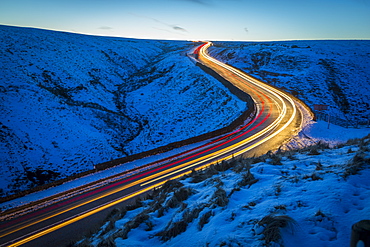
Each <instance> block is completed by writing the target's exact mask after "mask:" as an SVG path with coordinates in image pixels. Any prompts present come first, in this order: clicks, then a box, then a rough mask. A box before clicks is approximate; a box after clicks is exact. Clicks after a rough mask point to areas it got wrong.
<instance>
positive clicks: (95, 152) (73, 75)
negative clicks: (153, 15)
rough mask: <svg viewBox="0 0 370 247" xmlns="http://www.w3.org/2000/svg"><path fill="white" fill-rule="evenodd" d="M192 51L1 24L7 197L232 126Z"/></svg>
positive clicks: (221, 91)
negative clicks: (96, 165)
mask: <svg viewBox="0 0 370 247" xmlns="http://www.w3.org/2000/svg"><path fill="white" fill-rule="evenodd" d="M194 45H195V44H193V43H192V42H185V41H154V40H134V39H124V38H110V37H96V36H89V35H79V34H72V33H64V32H54V31H48V30H40V29H32V28H19V27H9V26H1V25H0V48H1V49H0V75H1V76H0V97H1V103H0V136H1V143H0V164H1V166H0V174H1V175H0V176H1V177H0V178H1V179H0V196H5V195H9V194H13V193H16V192H18V191H19V190H24V189H27V188H31V187H34V186H36V185H40V184H43V183H48V182H50V181H53V180H56V179H61V178H64V177H66V176H70V175H72V174H75V173H79V172H83V171H86V170H91V169H93V167H94V165H95V164H99V163H102V162H106V161H110V160H112V159H116V158H121V157H125V156H127V155H131V154H135V153H140V152H143V151H147V150H150V149H153V148H157V147H160V146H163V145H166V144H169V143H172V142H176V141H181V140H184V139H188V138H190V137H194V136H198V135H200V134H203V133H206V132H209V131H212V130H216V129H219V128H222V127H225V126H227V125H228V124H230V123H231V122H232V121H233V120H235V119H236V118H237V117H238V116H239V115H240V114H241V113H242V112H243V111H244V110H246V103H245V102H242V101H240V100H239V99H238V98H237V97H236V96H234V95H232V94H231V93H230V92H229V91H228V90H227V89H226V88H225V87H223V85H222V84H221V83H219V82H218V81H217V80H216V79H214V78H213V77H211V76H209V75H207V74H205V73H204V72H203V71H202V70H201V69H200V68H199V67H197V66H195V65H194V63H193V62H192V61H190V59H188V58H187V57H186V52H187V51H189V50H191V49H193V47H194Z"/></svg>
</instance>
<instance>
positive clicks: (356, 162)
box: [342, 152, 370, 178]
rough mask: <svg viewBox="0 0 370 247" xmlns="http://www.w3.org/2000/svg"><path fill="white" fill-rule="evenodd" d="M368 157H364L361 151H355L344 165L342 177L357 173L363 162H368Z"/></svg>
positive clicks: (369, 160)
mask: <svg viewBox="0 0 370 247" xmlns="http://www.w3.org/2000/svg"><path fill="white" fill-rule="evenodd" d="M369 162H370V159H366V158H365V154H364V153H362V152H359V153H357V154H356V155H355V156H354V157H353V158H352V159H351V160H350V161H349V162H348V163H347V164H346V165H345V171H344V173H343V175H342V177H343V178H347V177H348V176H350V175H355V174H357V173H358V172H359V171H360V170H361V169H362V167H363V165H364V164H369Z"/></svg>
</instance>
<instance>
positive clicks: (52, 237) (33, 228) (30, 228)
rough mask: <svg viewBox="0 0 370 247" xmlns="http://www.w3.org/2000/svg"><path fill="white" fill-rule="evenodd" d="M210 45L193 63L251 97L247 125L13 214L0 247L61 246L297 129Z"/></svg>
mask: <svg viewBox="0 0 370 247" xmlns="http://www.w3.org/2000/svg"><path fill="white" fill-rule="evenodd" d="M211 45H212V43H211V42H208V43H205V44H203V45H201V46H200V47H198V49H196V50H195V51H194V53H195V55H196V56H197V57H198V61H199V62H200V63H202V64H203V65H205V66H207V67H209V68H211V69H212V70H214V71H215V72H216V73H218V74H219V75H220V76H222V77H224V78H225V79H226V80H228V81H230V82H231V83H232V84H233V85H235V86H236V87H238V88H239V89H240V90H242V91H244V92H246V93H248V94H249V95H250V96H251V97H252V99H253V101H254V103H255V105H256V111H255V116H254V118H253V119H251V121H249V122H248V123H246V124H245V125H243V126H240V128H239V129H237V130H235V131H233V132H232V133H229V134H226V135H223V136H220V137H218V138H215V139H213V140H210V141H209V142H208V143H206V144H204V145H202V146H200V147H197V148H194V149H191V150H189V151H187V152H184V153H181V154H178V155H175V156H172V157H170V159H167V160H166V161H165V162H159V164H158V165H157V166H153V167H151V168H149V169H147V170H145V171H141V172H138V173H136V174H134V175H132V176H129V177H126V178H123V179H120V180H117V181H115V182H113V183H111V184H108V185H105V186H103V187H100V188H97V189H94V190H91V191H88V192H86V193H83V194H80V195H76V196H74V197H71V198H68V199H66V200H63V201H61V202H58V203H57V204H51V205H50V206H47V207H44V208H42V209H39V210H36V211H33V212H30V213H27V214H23V215H19V216H17V214H15V215H13V216H12V217H11V218H8V219H5V220H3V221H2V222H1V223H0V246H20V245H22V246H61V245H66V244H67V243H68V242H66V241H65V238H66V237H65V236H70V235H68V234H70V233H71V232H73V231H75V229H85V230H86V228H87V227H86V224H97V222H98V220H95V221H94V219H96V218H99V217H97V215H99V214H105V215H106V214H107V212H109V211H110V210H112V209H113V208H115V207H117V206H119V205H122V203H124V202H125V201H127V200H130V199H132V198H134V197H135V196H137V195H140V194H143V193H146V192H149V191H151V190H153V189H154V188H157V187H160V186H161V185H162V184H164V183H165V182H166V181H167V180H169V179H175V178H178V177H181V176H183V175H185V174H187V173H190V172H191V171H192V170H199V169H203V168H204V167H206V166H209V165H211V164H214V163H216V162H220V161H222V160H227V159H231V158H232V157H234V156H237V155H240V154H245V153H247V154H249V155H255V154H262V153H266V152H267V151H269V150H271V149H276V148H278V147H279V146H280V145H281V144H282V143H283V142H284V141H286V139H287V138H290V136H291V135H292V133H294V132H296V131H297V126H299V125H300V124H301V114H300V111H299V110H298V109H297V107H296V105H295V101H294V99H292V98H291V97H290V96H289V95H288V94H286V93H284V92H282V91H280V90H278V89H276V88H273V87H271V86H269V85H266V84H265V83H262V82H260V81H258V80H256V79H255V78H253V77H251V76H249V75H247V74H245V73H243V72H241V71H239V70H237V69H235V68H233V67H231V66H229V65H226V64H224V63H221V62H220V61H218V60H216V59H214V58H212V57H210V56H209V55H208V53H207V49H208V47H209V46H211ZM100 218H101V217H100ZM86 222H87V223H86ZM100 222H101V219H99V223H100ZM59 238H60V239H59ZM62 238H63V239H62ZM71 239H72V237H71Z"/></svg>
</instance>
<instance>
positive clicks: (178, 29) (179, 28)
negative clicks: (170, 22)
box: [172, 26, 188, 32]
mask: <svg viewBox="0 0 370 247" xmlns="http://www.w3.org/2000/svg"><path fill="white" fill-rule="evenodd" d="M172 28H173V29H174V30H176V31H182V32H188V31H186V29H185V28H182V27H179V26H172Z"/></svg>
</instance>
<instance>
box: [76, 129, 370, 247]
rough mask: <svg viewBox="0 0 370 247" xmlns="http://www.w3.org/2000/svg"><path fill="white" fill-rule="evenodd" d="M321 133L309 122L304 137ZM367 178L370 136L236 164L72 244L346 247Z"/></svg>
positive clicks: (186, 181)
mask: <svg viewBox="0 0 370 247" xmlns="http://www.w3.org/2000/svg"><path fill="white" fill-rule="evenodd" d="M324 125H325V124H324ZM322 128H323V126H322V123H317V124H316V125H313V126H311V128H310V129H311V132H309V131H307V134H310V133H312V137H313V136H315V137H316V138H319V136H318V133H320V132H319V130H320V129H322ZM335 129H336V127H335V126H332V130H333V131H335ZM348 132H350V133H349V134H351V135H352V136H362V135H363V134H365V133H369V130H367V131H366V132H364V131H362V130H352V131H348ZM324 137H326V134H324ZM343 138H344V137H343V136H341V137H340V139H337V140H343ZM334 139H335V138H332V141H334ZM369 176H370V136H367V138H364V139H363V140H362V141H357V142H355V141H351V142H349V143H348V144H347V145H343V146H342V145H339V146H336V147H335V148H333V149H328V148H326V147H325V146H318V147H317V148H309V149H308V148H307V149H305V150H300V151H295V152H292V151H289V152H287V153H280V154H279V153H278V154H276V155H272V156H264V157H261V158H257V159H253V158H252V159H245V160H243V159H241V160H236V161H233V162H232V165H231V168H229V169H226V170H225V169H222V168H221V166H220V167H219V168H217V167H215V168H212V169H209V170H206V171H204V172H202V173H198V174H197V175H196V174H193V175H191V176H190V177H187V178H183V179H181V180H179V182H180V183H174V182H173V183H171V184H172V187H171V186H164V189H163V190H159V192H157V193H156V194H155V195H154V197H153V198H151V199H148V200H145V201H144V202H143V203H142V206H141V207H138V208H136V209H131V210H130V209H129V210H127V211H125V210H121V211H115V214H113V216H112V217H111V218H110V219H109V220H108V221H107V222H106V224H104V225H103V226H102V228H101V230H100V231H98V232H96V233H95V234H94V235H93V236H92V237H91V238H89V239H84V240H82V241H81V242H79V243H78V244H82V245H83V246H86V245H84V244H91V246H97V245H98V244H102V245H101V246H107V245H108V244H115V245H116V246H148V245H150V246H266V245H267V246H286V247H287V246H302V247H305V246H307V247H310V246H333V247H334V246H349V242H350V235H351V226H352V225H353V224H355V223H356V222H358V221H360V220H364V219H369V215H370V180H369ZM279 236H281V238H279ZM78 244H77V246H78ZM109 246H112V245H109Z"/></svg>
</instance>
